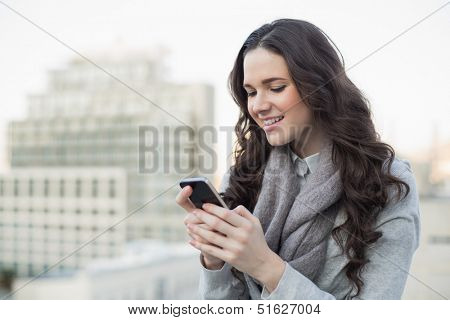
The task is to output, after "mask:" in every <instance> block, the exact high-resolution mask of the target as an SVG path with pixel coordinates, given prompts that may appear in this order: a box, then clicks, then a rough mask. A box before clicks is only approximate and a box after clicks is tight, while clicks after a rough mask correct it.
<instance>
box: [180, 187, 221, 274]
mask: <svg viewBox="0 0 450 320" xmlns="http://www.w3.org/2000/svg"><path fill="white" fill-rule="evenodd" d="M191 194H192V187H191V186H186V187H184V188H183V189H181V191H180V192H179V193H178V195H177V197H176V202H177V204H178V205H180V206H181V207H182V208H183V209H184V210H186V212H187V213H188V214H187V215H186V217H185V218H184V224H185V225H186V227H188V226H190V225H195V226H197V227H199V228H202V229H204V230H207V231H209V232H213V233H215V232H217V231H215V230H214V229H213V228H212V227H210V226H208V225H207V224H206V223H204V222H203V221H202V220H200V219H198V218H197V217H196V216H195V215H194V214H193V211H194V210H195V209H197V208H196V207H195V205H194V204H193V203H192V202H191V200H190V199H189V196H190V195H191ZM197 210H198V209H197ZM187 233H188V234H189V236H190V237H191V238H192V239H193V240H195V241H196V242H198V243H202V244H205V245H213V244H211V243H210V242H209V241H207V240H205V239H204V238H202V237H201V236H200V235H195V234H193V233H192V232H190V231H189V229H188V228H187ZM219 234H220V235H222V234H221V233H219ZM194 247H195V246H194ZM195 248H197V247H195ZM197 249H198V248H197ZM200 251H201V250H200ZM201 252H202V255H203V257H204V261H205V264H206V265H207V266H211V267H214V268H217V267H219V268H220V267H222V266H223V264H224V261H223V260H221V259H219V258H217V257H215V256H212V255H210V254H208V253H206V252H203V251H201Z"/></svg>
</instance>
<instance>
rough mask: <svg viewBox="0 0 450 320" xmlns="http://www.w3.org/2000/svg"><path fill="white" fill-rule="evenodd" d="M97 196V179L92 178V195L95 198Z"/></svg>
mask: <svg viewBox="0 0 450 320" xmlns="http://www.w3.org/2000/svg"><path fill="white" fill-rule="evenodd" d="M97 196H98V180H97V179H94V180H92V197H94V198H97Z"/></svg>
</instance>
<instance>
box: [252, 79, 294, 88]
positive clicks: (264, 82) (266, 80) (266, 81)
mask: <svg viewBox="0 0 450 320" xmlns="http://www.w3.org/2000/svg"><path fill="white" fill-rule="evenodd" d="M276 80H287V79H285V78H280V77H272V78H267V79H264V80H263V81H261V83H262V84H267V83H270V82H273V81H276ZM246 87H251V85H250V84H248V83H244V88H246Z"/></svg>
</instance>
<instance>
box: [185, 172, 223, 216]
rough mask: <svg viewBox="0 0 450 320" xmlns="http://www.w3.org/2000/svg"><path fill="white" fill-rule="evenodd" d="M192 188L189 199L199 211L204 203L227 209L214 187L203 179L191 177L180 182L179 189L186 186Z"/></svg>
mask: <svg viewBox="0 0 450 320" xmlns="http://www.w3.org/2000/svg"><path fill="white" fill-rule="evenodd" d="M188 185H189V186H191V187H192V194H191V196H190V197H189V199H191V201H192V203H193V204H194V205H195V206H196V207H197V208H199V209H201V208H202V205H203V204H204V203H213V204H215V205H218V206H220V207H223V208H226V209H228V207H227V205H226V204H225V202H224V201H223V199H222V197H221V196H220V195H219V193H218V192H217V190H216V189H215V188H214V186H213V185H212V184H211V182H209V180H208V179H207V178H205V177H193V178H186V179H183V180H181V181H180V187H181V188H184V187H186V186H188Z"/></svg>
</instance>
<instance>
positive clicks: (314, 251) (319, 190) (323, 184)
mask: <svg viewBox="0 0 450 320" xmlns="http://www.w3.org/2000/svg"><path fill="white" fill-rule="evenodd" d="M288 148H289V146H288V145H284V146H278V147H274V148H273V149H272V151H271V154H270V156H269V159H268V162H267V165H266V168H265V169H264V177H263V181H262V186H261V192H260V194H259V197H258V201H257V204H256V206H255V208H254V210H253V214H254V215H255V216H257V217H258V218H259V220H260V222H261V225H262V228H263V230H264V234H265V238H266V241H267V244H268V246H269V247H270V249H271V250H272V251H274V252H275V253H277V254H278V255H279V256H280V257H281V258H282V259H283V260H284V261H286V262H287V263H289V264H290V265H291V266H292V267H293V268H295V269H296V270H297V271H299V272H300V273H301V274H303V275H304V276H306V277H307V278H309V279H310V280H311V281H314V279H315V277H316V276H317V275H318V274H319V271H320V270H321V267H323V265H324V262H325V261H324V260H325V256H326V249H327V239H328V237H329V235H330V232H331V230H332V228H333V225H334V221H335V218H336V216H337V212H338V209H339V199H340V198H341V193H342V182H341V179H340V176H339V171H338V170H337V169H336V167H335V165H334V164H333V162H332V154H331V151H332V144H331V142H330V141H329V140H325V141H324V142H323V143H322V146H321V150H320V154H319V163H318V165H317V168H316V170H314V172H312V173H310V174H309V176H308V179H307V182H306V183H305V184H304V185H303V187H302V189H301V190H300V183H299V181H300V180H299V177H298V176H297V175H296V172H295V168H294V164H293V163H292V160H291V159H290V157H289V153H288ZM244 276H245V279H246V281H247V283H248V285H251V282H254V283H255V284H256V285H257V286H258V288H259V290H260V291H261V286H260V284H259V282H258V281H257V280H255V279H253V278H252V277H250V276H249V275H248V274H244Z"/></svg>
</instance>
